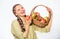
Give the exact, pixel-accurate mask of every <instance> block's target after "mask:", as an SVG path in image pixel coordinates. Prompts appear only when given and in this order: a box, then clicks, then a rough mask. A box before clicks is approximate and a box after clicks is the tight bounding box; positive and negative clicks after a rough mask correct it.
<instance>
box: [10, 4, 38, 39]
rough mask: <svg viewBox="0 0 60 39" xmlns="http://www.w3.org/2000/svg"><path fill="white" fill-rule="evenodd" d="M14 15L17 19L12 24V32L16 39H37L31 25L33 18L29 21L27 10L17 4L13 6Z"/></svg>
mask: <svg viewBox="0 0 60 39" xmlns="http://www.w3.org/2000/svg"><path fill="white" fill-rule="evenodd" d="M13 13H14V15H15V16H16V17H17V19H16V20H14V21H13V22H12V27H11V32H12V34H13V35H14V37H15V39H37V38H36V34H35V32H34V29H33V28H32V26H31V25H30V24H31V17H30V18H29V20H28V21H27V19H26V17H27V16H26V15H25V9H24V7H23V6H22V5H20V4H16V5H14V6H13Z"/></svg>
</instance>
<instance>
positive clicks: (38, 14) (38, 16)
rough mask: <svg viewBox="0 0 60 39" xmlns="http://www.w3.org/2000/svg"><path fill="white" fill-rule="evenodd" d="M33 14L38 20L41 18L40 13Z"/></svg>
mask: <svg viewBox="0 0 60 39" xmlns="http://www.w3.org/2000/svg"><path fill="white" fill-rule="evenodd" d="M35 14H36V18H38V20H39V21H40V20H41V16H40V13H39V12H35Z"/></svg>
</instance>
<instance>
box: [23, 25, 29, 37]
mask: <svg viewBox="0 0 60 39" xmlns="http://www.w3.org/2000/svg"><path fill="white" fill-rule="evenodd" d="M28 34H29V25H26V27H25V32H24V35H25V37H28Z"/></svg>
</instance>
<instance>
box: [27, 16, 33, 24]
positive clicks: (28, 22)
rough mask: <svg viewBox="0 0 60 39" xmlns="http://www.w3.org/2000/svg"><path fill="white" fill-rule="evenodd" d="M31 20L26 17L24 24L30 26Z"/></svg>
mask: <svg viewBox="0 0 60 39" xmlns="http://www.w3.org/2000/svg"><path fill="white" fill-rule="evenodd" d="M31 20H32V18H31V16H27V17H26V24H27V25H30V24H31Z"/></svg>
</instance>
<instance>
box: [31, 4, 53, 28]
mask: <svg viewBox="0 0 60 39" xmlns="http://www.w3.org/2000/svg"><path fill="white" fill-rule="evenodd" d="M38 6H43V7H45V8H46V9H47V11H48V12H49V22H50V20H51V19H52V10H51V9H50V8H49V7H47V6H45V5H37V6H35V7H34V8H33V9H32V11H31V16H32V12H34V10H35V9H36V8H37V7H38ZM49 22H48V23H45V24H41V23H40V21H38V20H35V19H33V24H35V25H38V26H39V27H41V28H44V27H46V26H48V25H50V23H49Z"/></svg>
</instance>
